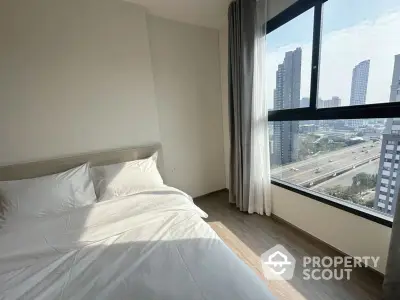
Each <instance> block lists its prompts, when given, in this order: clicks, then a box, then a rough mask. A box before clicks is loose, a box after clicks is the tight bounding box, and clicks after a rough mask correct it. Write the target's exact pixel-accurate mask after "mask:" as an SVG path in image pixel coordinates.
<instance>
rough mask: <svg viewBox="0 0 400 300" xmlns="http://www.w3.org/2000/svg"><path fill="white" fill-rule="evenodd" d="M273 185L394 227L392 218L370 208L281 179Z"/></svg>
mask: <svg viewBox="0 0 400 300" xmlns="http://www.w3.org/2000/svg"><path fill="white" fill-rule="evenodd" d="M271 183H272V184H273V185H276V186H279V187H281V188H284V189H286V190H289V191H292V192H294V193H297V194H300V195H303V196H306V197H308V198H311V199H314V200H317V201H319V202H322V203H324V204H327V205H330V206H333V207H336V208H338V209H341V210H344V211H346V212H348V213H351V214H354V215H356V216H359V217H361V218H364V219H367V220H370V221H372V222H375V223H378V224H381V225H384V226H387V227H390V228H391V227H392V225H393V218H392V217H390V216H385V215H382V214H380V213H378V212H374V211H372V210H370V209H368V208H364V207H362V206H359V205H355V204H352V203H346V202H344V201H340V200H337V199H335V198H333V197H330V196H327V195H323V194H320V193H316V192H314V191H311V190H307V189H305V188H302V187H299V186H296V185H293V184H290V183H287V182H284V181H282V180H279V179H275V178H272V179H271Z"/></svg>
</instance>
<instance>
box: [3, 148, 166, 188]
mask: <svg viewBox="0 0 400 300" xmlns="http://www.w3.org/2000/svg"><path fill="white" fill-rule="evenodd" d="M156 151H158V162H157V165H158V169H159V170H160V173H161V175H163V155H162V148H161V144H154V145H150V146H140V147H134V148H125V149H116V150H107V151H101V152H93V153H84V154H79V155H75V156H69V157H63V158H55V159H50V160H45V161H38V162H29V163H22V164H15V165H10V166H5V167H0V181H6V180H18V179H26V178H34V177H40V176H45V175H51V174H55V173H60V172H63V171H66V170H68V169H71V168H74V167H77V166H79V165H81V164H84V163H86V162H88V161H89V162H90V163H91V165H92V166H104V165H109V164H115V163H120V162H126V161H131V160H136V159H143V158H147V157H150V156H151V155H152V154H154V153H155V152H156Z"/></svg>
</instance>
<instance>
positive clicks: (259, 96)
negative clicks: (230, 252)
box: [229, 0, 271, 215]
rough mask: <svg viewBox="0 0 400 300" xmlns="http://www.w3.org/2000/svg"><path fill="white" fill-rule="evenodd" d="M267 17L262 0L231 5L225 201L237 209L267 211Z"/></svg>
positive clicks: (269, 211) (269, 203)
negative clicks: (227, 186)
mask: <svg viewBox="0 0 400 300" xmlns="http://www.w3.org/2000/svg"><path fill="white" fill-rule="evenodd" d="M266 20H267V5H266V0H237V1H235V2H232V3H231V5H230V7H229V122H230V146H231V153H230V184H229V190H230V197H229V201H230V202H231V203H235V204H236V206H237V207H238V208H239V209H240V210H241V211H246V212H249V213H254V212H255V213H258V214H267V215H270V213H271V188H270V164H269V140H268V139H269V136H268V107H267V101H266V88H265V85H266V84H267V81H266V70H265V68H266V63H265V61H266V37H265V23H266Z"/></svg>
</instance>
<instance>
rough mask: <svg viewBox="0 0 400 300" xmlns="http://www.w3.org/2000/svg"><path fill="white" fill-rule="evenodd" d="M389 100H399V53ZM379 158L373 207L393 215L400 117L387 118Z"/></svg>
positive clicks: (399, 176)
mask: <svg viewBox="0 0 400 300" xmlns="http://www.w3.org/2000/svg"><path fill="white" fill-rule="evenodd" d="M389 101H390V102H395V101H400V54H397V55H396V56H395V59H394V67H393V77H392V85H391V87H390V99H389ZM382 136H383V138H382V148H381V158H380V163H379V169H378V178H377V184H376V194H375V202H374V207H375V209H377V210H379V211H381V212H384V213H388V214H391V215H393V213H394V211H395V209H396V204H397V197H398V195H399V189H400V174H398V170H399V156H400V119H399V118H395V119H387V121H386V127H385V130H384V132H383V134H382Z"/></svg>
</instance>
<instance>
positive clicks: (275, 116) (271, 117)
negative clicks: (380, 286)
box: [265, 0, 400, 227]
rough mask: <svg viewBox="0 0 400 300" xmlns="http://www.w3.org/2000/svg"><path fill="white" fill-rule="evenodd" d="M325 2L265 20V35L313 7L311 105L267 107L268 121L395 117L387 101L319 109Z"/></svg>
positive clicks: (311, 1) (387, 221)
mask: <svg viewBox="0 0 400 300" xmlns="http://www.w3.org/2000/svg"><path fill="white" fill-rule="evenodd" d="M327 1H335V0H298V1H297V2H295V3H294V4H292V5H291V6H290V7H288V8H287V9H285V10H284V11H282V12H281V13H279V14H278V15H277V16H275V17H273V18H271V19H270V20H269V21H268V22H267V23H266V30H265V32H266V34H267V35H268V34H269V33H271V32H273V31H274V30H276V29H278V28H279V27H281V26H283V25H285V24H286V23H288V22H290V21H291V20H293V19H294V18H296V17H298V16H299V15H301V14H303V13H304V12H306V11H308V10H309V9H312V8H313V9H314V20H313V45H312V58H311V86H310V105H309V107H302V108H290V109H284V110H270V111H269V112H268V122H280V121H310V120H343V119H370V118H374V119H378V118H396V117H397V118H398V117H400V116H399V114H398V111H399V110H400V102H388V103H377V104H364V105H357V106H342V107H333V108H318V107H317V99H318V84H319V67H320V52H321V34H322V14H323V4H324V3H325V2H327ZM271 182H272V184H274V185H276V186H279V187H281V188H284V189H287V190H290V191H292V192H295V193H298V194H301V195H303V196H307V197H309V198H312V199H314V200H317V201H319V202H322V203H325V204H328V205H330V206H333V207H336V208H339V209H342V210H345V211H347V212H349V213H352V214H355V215H357V216H360V217H363V218H365V219H368V220H371V221H373V222H376V223H379V224H381V225H384V226H387V227H392V224H393V221H392V218H391V217H389V216H385V215H382V214H380V213H379V212H374V211H372V210H370V209H364V208H363V207H361V206H360V207H359V206H357V205H353V204H347V203H346V202H343V201H340V200H338V201H336V200H335V199H334V198H333V197H330V196H329V195H323V194H321V193H315V192H313V191H311V190H308V189H306V188H302V187H300V186H296V185H293V184H290V183H288V182H285V181H283V180H279V179H276V178H271Z"/></svg>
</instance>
